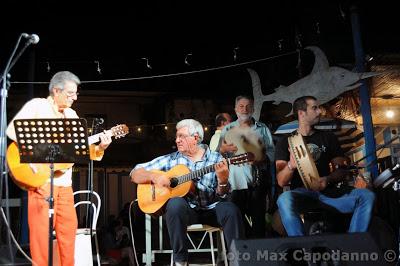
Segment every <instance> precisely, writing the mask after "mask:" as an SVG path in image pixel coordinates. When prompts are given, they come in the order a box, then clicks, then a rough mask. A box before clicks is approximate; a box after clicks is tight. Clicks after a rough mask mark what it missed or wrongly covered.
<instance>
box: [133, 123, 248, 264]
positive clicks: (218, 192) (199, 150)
mask: <svg viewBox="0 0 400 266" xmlns="http://www.w3.org/2000/svg"><path fill="white" fill-rule="evenodd" d="M176 130H177V131H176V139H175V142H176V145H177V149H178V151H176V152H173V153H171V154H167V155H164V156H160V157H157V158H155V159H154V160H152V161H150V162H147V163H142V164H138V165H136V167H135V168H134V169H133V170H132V171H131V174H130V176H131V179H132V182H135V183H137V184H145V183H153V184H155V185H156V186H161V187H169V186H170V179H169V178H168V177H166V175H164V174H163V173H162V172H153V171H151V170H161V171H164V172H165V171H168V170H170V169H171V168H172V167H174V166H176V165H178V164H183V165H185V166H187V167H188V168H189V169H190V170H191V171H194V170H198V169H201V168H204V167H206V166H208V165H213V164H215V165H216V166H215V172H211V173H208V174H205V175H203V176H202V177H200V178H199V179H198V180H193V182H194V187H195V189H194V191H191V192H189V193H188V194H187V195H186V196H185V197H183V198H181V197H175V198H171V199H170V200H169V201H168V202H167V204H166V208H165V218H166V223H167V228H168V233H169V237H170V243H171V246H172V249H173V252H174V254H173V258H174V261H175V264H176V265H187V263H188V250H187V249H188V248H187V239H186V231H187V226H188V225H191V224H195V223H203V224H209V225H213V226H220V227H222V228H223V230H224V235H225V240H226V242H227V244H228V247H229V246H230V243H231V242H232V240H233V239H238V238H242V237H243V224H242V220H241V215H240V211H239V209H238V208H237V207H236V206H235V205H234V204H233V203H231V202H229V201H224V199H225V198H226V195H227V194H228V193H229V192H230V185H229V183H228V176H229V169H228V165H227V162H226V160H224V159H223V157H222V156H221V155H220V154H219V153H217V152H213V151H211V150H210V149H209V148H208V147H207V146H206V145H203V144H201V142H202V140H203V136H204V131H203V127H202V125H201V124H200V123H199V122H198V121H196V120H193V119H184V120H182V121H180V122H179V123H178V124H177V125H176Z"/></svg>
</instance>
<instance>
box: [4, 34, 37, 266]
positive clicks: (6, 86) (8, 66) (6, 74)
mask: <svg viewBox="0 0 400 266" xmlns="http://www.w3.org/2000/svg"><path fill="white" fill-rule="evenodd" d="M22 37H23V34H21V35H20V36H19V37H18V40H17V43H16V44H15V46H14V50H13V51H12V53H11V56H10V58H9V59H8V61H7V64H6V66H5V68H4V71H3V74H2V76H1V80H0V82H2V86H1V93H0V95H1V104H0V200H1V201H2V199H3V196H2V192H3V179H4V184H5V185H6V200H8V197H9V195H8V178H7V177H8V166H7V162H6V147H7V137H6V129H7V107H6V105H7V96H8V90H9V89H10V82H9V79H10V74H9V72H10V70H11V68H12V67H13V66H14V64H15V63H16V62H17V60H18V59H19V58H20V56H21V55H22V53H23V52H24V51H25V49H26V48H27V47H28V46H29V45H30V44H31V42H27V44H25V46H24V48H23V49H22V50H21V51H20V52H19V53H18V54H17V56H15V57H14V55H15V53H16V51H17V49H18V47H19V44H20V42H21V39H22ZM13 59H14V60H13ZM6 202H7V203H6V216H7V223H8V224H11V223H10V211H9V203H8V201H6ZM1 207H2V206H1ZM9 230H11V229H10V228H9ZM7 243H8V246H9V253H10V259H11V263H12V264H13V263H14V257H13V252H12V247H11V238H10V231H8V234H7Z"/></svg>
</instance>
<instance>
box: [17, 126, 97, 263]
mask: <svg viewBox="0 0 400 266" xmlns="http://www.w3.org/2000/svg"><path fill="white" fill-rule="evenodd" d="M14 127H15V134H16V137H17V143H18V149H19V155H20V161H21V163H33V164H34V163H49V164H50V166H49V167H50V176H49V178H50V196H49V199H48V201H49V261H48V262H49V265H50V266H51V265H52V264H53V215H54V209H53V208H54V198H53V179H54V163H88V162H89V161H90V159H89V142H88V136H87V123H86V120H85V119H83V118H76V119H75V118H74V119H16V120H15V121H14Z"/></svg>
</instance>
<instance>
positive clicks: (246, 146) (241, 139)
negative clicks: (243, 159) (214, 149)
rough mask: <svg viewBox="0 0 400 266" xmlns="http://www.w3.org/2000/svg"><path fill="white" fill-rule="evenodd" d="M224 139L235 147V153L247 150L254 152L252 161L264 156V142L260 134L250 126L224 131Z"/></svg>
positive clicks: (261, 158) (259, 159)
mask: <svg viewBox="0 0 400 266" xmlns="http://www.w3.org/2000/svg"><path fill="white" fill-rule="evenodd" d="M225 141H226V143H228V144H234V145H235V146H236V147H237V149H238V150H237V151H236V152H235V155H237V154H242V153H246V152H249V153H252V154H254V161H261V160H263V159H264V158H265V150H266V148H265V144H264V142H263V141H262V139H261V136H260V135H259V134H257V133H256V132H255V131H254V130H252V129H251V128H241V127H234V128H232V129H230V130H228V131H227V132H226V134H225Z"/></svg>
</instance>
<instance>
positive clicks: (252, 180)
mask: <svg viewBox="0 0 400 266" xmlns="http://www.w3.org/2000/svg"><path fill="white" fill-rule="evenodd" d="M235 112H236V116H237V120H236V121H234V122H232V123H230V124H229V125H227V126H225V127H224V128H223V130H222V133H221V141H220V147H219V152H220V153H221V154H223V155H225V154H227V155H228V156H230V155H232V154H234V153H235V152H236V151H237V150H238V147H237V146H236V145H235V144H233V143H227V142H226V140H225V135H226V134H227V133H228V132H229V130H232V129H234V128H242V129H250V130H252V131H253V132H254V133H255V135H256V136H258V137H259V141H260V142H262V146H264V147H265V149H264V150H263V153H264V154H263V157H264V159H263V160H262V161H260V162H257V164H253V165H242V166H237V165H231V166H230V167H229V170H230V171H229V183H230V184H231V186H232V195H231V199H232V201H233V202H234V203H235V204H236V205H237V206H238V207H239V209H240V211H241V212H242V216H243V220H244V223H245V229H246V237H248V238H250V237H253V238H263V237H265V231H266V221H265V214H266V211H267V202H266V197H267V193H268V192H267V191H268V186H270V185H271V182H272V177H271V176H272V174H271V173H272V169H273V166H272V164H273V162H274V152H275V148H274V143H273V140H272V135H271V132H270V130H269V128H268V127H267V126H266V125H265V124H264V123H261V122H259V121H256V120H255V119H254V118H253V117H252V116H253V113H254V101H253V99H252V98H251V97H249V96H238V97H236V100H235Z"/></svg>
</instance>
